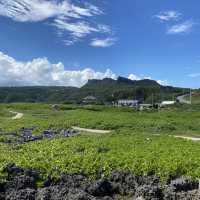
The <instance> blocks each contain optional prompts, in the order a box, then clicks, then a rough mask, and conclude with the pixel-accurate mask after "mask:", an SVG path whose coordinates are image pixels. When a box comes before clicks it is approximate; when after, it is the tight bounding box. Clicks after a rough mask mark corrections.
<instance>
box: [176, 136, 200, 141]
mask: <svg viewBox="0 0 200 200" xmlns="http://www.w3.org/2000/svg"><path fill="white" fill-rule="evenodd" d="M174 137H175V138H181V139H185V140H192V141H195V142H199V141H200V138H197V137H187V136H179V135H176V136H174Z"/></svg>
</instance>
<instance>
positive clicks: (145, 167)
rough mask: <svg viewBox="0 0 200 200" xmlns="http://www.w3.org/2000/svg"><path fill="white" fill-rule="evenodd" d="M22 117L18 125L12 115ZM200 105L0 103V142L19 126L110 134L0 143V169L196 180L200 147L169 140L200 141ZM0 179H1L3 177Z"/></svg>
mask: <svg viewBox="0 0 200 200" xmlns="http://www.w3.org/2000/svg"><path fill="white" fill-rule="evenodd" d="M9 111H16V112H20V113H24V116H23V117H22V118H21V119H18V120H12V116H13V115H14V114H12V113H10V112H9ZM199 111H200V106H199V105H194V106H189V105H186V106H183V105H182V106H181V105H179V106H174V107H170V108H165V109H163V110H160V111H157V110H154V111H146V112H137V111H134V110H133V109H129V108H112V107H102V106H87V107H80V106H75V105H62V106H61V107H60V110H59V111H55V110H53V109H52V108H51V106H50V105H48V104H0V133H1V137H0V140H1V141H3V139H4V138H5V137H6V136H7V134H9V133H13V132H16V133H17V132H18V131H19V130H20V129H21V128H22V127H25V128H30V127H32V126H37V129H36V130H35V134H39V133H41V132H42V131H43V130H48V129H51V130H61V129H67V128H70V127H71V126H79V127H82V128H94V129H105V130H112V132H111V133H109V134H86V133H82V134H81V135H79V136H76V137H74V138H62V137H58V138H53V139H45V140H42V141H37V142H32V143H26V144H21V145H5V144H2V143H1V144H0V169H2V168H3V167H4V166H5V165H6V164H8V163H10V162H15V163H16V164H18V165H20V166H22V167H29V168H35V169H38V170H39V171H40V174H41V179H43V178H45V177H47V176H58V175H59V174H60V173H61V172H84V173H86V174H87V175H88V176H90V177H95V176H97V173H96V171H97V170H98V169H101V171H102V173H103V174H104V175H106V174H108V173H110V172H111V171H113V170H115V169H128V170H131V171H133V172H134V173H135V174H148V173H152V172H155V173H156V174H157V175H159V176H160V177H161V178H162V179H163V180H167V178H169V177H170V176H175V177H176V176H181V175H191V176H193V177H200V157H199V155H200V143H198V142H196V143H195V142H192V141H185V140H183V139H176V138H174V137H173V135H187V136H200V112H199ZM1 176H2V178H3V176H4V174H2V173H1Z"/></svg>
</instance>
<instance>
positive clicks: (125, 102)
mask: <svg viewBox="0 0 200 200" xmlns="http://www.w3.org/2000/svg"><path fill="white" fill-rule="evenodd" d="M138 103H139V101H138V100H127V99H122V100H118V102H117V105H118V106H128V107H134V106H137V105H138Z"/></svg>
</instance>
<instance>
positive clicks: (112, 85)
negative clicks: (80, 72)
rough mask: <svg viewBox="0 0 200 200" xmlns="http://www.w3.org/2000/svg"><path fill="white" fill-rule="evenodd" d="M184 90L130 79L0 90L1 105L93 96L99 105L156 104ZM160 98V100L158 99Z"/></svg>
mask: <svg viewBox="0 0 200 200" xmlns="http://www.w3.org/2000/svg"><path fill="white" fill-rule="evenodd" d="M186 90H188V89H186V88H178V87H172V86H162V85H160V84H159V83H158V82H157V81H155V80H150V79H143V80H130V79H128V78H124V77H118V79H116V80H114V79H111V78H105V79H102V80H98V79H91V80H88V82H87V83H86V84H85V85H84V86H82V87H81V88H77V87H65V86H24V87H0V102H1V103H2V102H5V103H9V102H11V103H12V102H48V103H49V102H52V103H60V102H69V103H70V102H71V103H80V102H81V101H82V99H83V98H84V97H86V96H88V95H92V96H95V97H96V98H97V102H98V103H104V102H112V101H116V100H119V99H133V98H134V99H138V100H140V101H142V102H150V101H151V98H152V94H153V95H154V98H155V100H156V101H161V98H162V99H171V98H172V96H173V97H175V96H177V95H180V94H183V93H186ZM161 96H162V97H161Z"/></svg>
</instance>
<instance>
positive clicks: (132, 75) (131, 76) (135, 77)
mask: <svg viewBox="0 0 200 200" xmlns="http://www.w3.org/2000/svg"><path fill="white" fill-rule="evenodd" d="M128 79H130V80H132V81H138V80H141V77H139V76H137V75H135V74H130V75H129V76H128Z"/></svg>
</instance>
